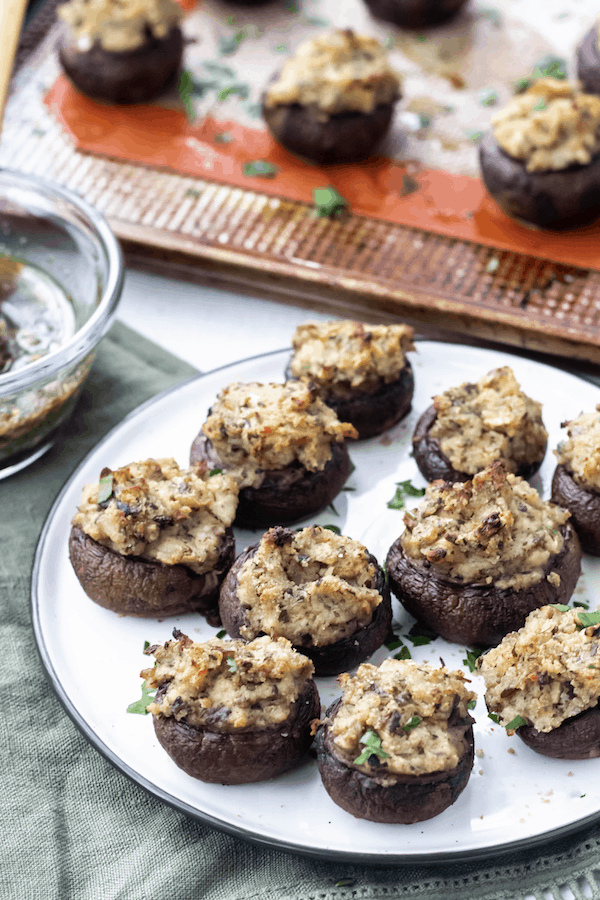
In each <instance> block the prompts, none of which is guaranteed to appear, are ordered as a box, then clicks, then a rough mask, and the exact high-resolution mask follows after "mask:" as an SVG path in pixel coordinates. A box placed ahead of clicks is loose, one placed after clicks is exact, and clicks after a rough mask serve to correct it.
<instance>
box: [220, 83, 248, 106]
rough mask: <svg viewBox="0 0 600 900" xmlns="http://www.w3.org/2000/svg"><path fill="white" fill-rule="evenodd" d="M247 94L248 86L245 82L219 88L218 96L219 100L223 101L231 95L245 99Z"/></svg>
mask: <svg viewBox="0 0 600 900" xmlns="http://www.w3.org/2000/svg"><path fill="white" fill-rule="evenodd" d="M249 94H250V88H249V87H248V85H247V84H230V85H228V86H227V87H224V88H221V90H220V91H219V94H218V96H219V100H220V101H221V102H223V100H227V99H228V98H229V97H232V96H237V97H241V98H242V100H247V99H248V95H249Z"/></svg>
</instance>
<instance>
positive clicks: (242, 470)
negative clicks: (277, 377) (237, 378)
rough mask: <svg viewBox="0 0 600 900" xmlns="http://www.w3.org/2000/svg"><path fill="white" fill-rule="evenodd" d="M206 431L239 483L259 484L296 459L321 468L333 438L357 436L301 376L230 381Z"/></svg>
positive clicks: (312, 470)
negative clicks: (279, 381) (268, 380)
mask: <svg viewBox="0 0 600 900" xmlns="http://www.w3.org/2000/svg"><path fill="white" fill-rule="evenodd" d="M202 431H203V432H204V434H205V435H206V436H207V437H208V438H210V440H211V442H212V444H213V446H214V448H215V450H216V452H217V453H218V455H219V457H220V459H221V460H222V462H223V465H224V466H225V468H226V469H227V470H228V471H229V472H230V473H231V475H232V476H233V477H234V478H235V480H236V482H237V483H238V485H239V486H240V487H247V486H249V485H252V486H253V487H256V486H258V485H259V484H260V483H261V481H262V480H263V478H264V471H265V470H268V469H283V468H285V467H286V466H289V465H291V464H292V463H294V462H296V461H298V462H300V463H301V464H302V465H303V466H304V468H305V469H308V471H309V472H317V471H320V470H322V469H324V468H325V466H326V465H327V463H328V462H329V460H330V459H331V444H332V443H333V442H334V441H337V442H340V441H343V440H344V438H355V437H357V432H356V430H355V429H354V427H353V426H352V425H349V424H348V423H346V422H340V420H339V419H338V417H337V416H336V414H335V413H334V411H333V410H332V409H330V408H329V407H328V406H326V405H325V404H324V403H323V401H322V400H321V399H320V398H319V397H318V396H317V392H316V388H314V387H312V386H310V385H306V384H304V383H303V382H299V381H286V382H285V384H258V383H250V384H230V385H228V386H227V387H226V388H224V389H223V390H222V391H221V393H220V394H219V396H218V397H217V400H216V401H215V403H214V404H213V406H212V409H211V411H210V415H209V416H208V419H207V420H206V422H205V423H204V425H203V426H202Z"/></svg>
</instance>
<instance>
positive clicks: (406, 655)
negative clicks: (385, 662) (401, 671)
mask: <svg viewBox="0 0 600 900" xmlns="http://www.w3.org/2000/svg"><path fill="white" fill-rule="evenodd" d="M394 659H412V656H411V655H410V650H409V649H408V647H407V646H406V644H402V649H401V650H400V653H395V654H394Z"/></svg>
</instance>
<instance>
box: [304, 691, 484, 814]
mask: <svg viewBox="0 0 600 900" xmlns="http://www.w3.org/2000/svg"><path fill="white" fill-rule="evenodd" d="M340 704H341V699H340V700H337V701H336V702H335V703H334V704H333V705H332V706H330V707H329V709H328V710H327V718H328V719H329V720H331V719H333V718H334V717H335V714H336V712H337V710H338V709H339V706H340ZM472 721H473V719H472V718H471V717H470V716H469V717H468V720H457V721H456V722H455V723H453V726H452V725H451V726H450V727H455V728H457V729H460V732H461V736H462V735H464V738H465V739H466V742H467V747H466V749H465V751H464V753H463V755H462V756H461V758H460V760H459V762H458V764H457V765H456V766H455V767H454V768H453V769H449V770H448V771H445V772H432V773H431V774H426V775H390V773H389V772H386V770H385V768H383V767H382V769H381V771H378V770H374V771H373V774H372V775H366V774H365V773H364V772H362V771H361V770H360V769H358V768H357V767H355V766H352V765H348V764H347V763H346V762H345V761H344V760H342V759H341V758H340V757H339V756H338V755H337V751H336V748H335V744H334V743H333V740H332V738H331V732H330V728H329V725H327V724H325V725H320V726H319V729H318V731H317V739H316V747H317V759H318V762H319V771H320V773H321V778H322V779H323V786H324V787H325V790H326V791H327V793H328V794H329V796H330V797H331V799H332V800H333V802H334V803H337V805H338V806H341V808H342V809H345V810H346V812H349V813H350V814H351V815H353V816H356V817H357V818H359V819H369V820H370V821H371V822H386V823H391V824H402V825H411V824H412V823H413V822H422V821H424V820H425V819H431V818H433V816H438V815H439V814H440V813H441V812H443V811H444V810H445V809H447V808H448V807H449V806H451V805H452V803H454V801H455V800H456V799H457V798H458V796H459V794H461V793H462V791H463V790H464V789H465V787H466V785H467V782H468V780H469V775H470V774H471V768H472V766H473V757H474V752H473V750H474V745H473V728H472V727H471V725H470V723H471V722H472ZM383 778H385V779H390V778H393V779H394V781H393V784H382V783H381V781H382V779H383Z"/></svg>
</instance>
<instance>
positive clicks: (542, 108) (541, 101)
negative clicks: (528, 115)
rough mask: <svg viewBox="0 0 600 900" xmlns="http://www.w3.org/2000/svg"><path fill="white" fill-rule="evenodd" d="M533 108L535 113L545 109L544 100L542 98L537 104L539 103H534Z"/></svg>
mask: <svg viewBox="0 0 600 900" xmlns="http://www.w3.org/2000/svg"><path fill="white" fill-rule="evenodd" d="M533 108H534V109H535V110H536V112H542V110H544V109H546V101H545V99H544V98H543V97H542V99H541V100H540V102H539V103H536V104H535V106H534V107H533Z"/></svg>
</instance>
